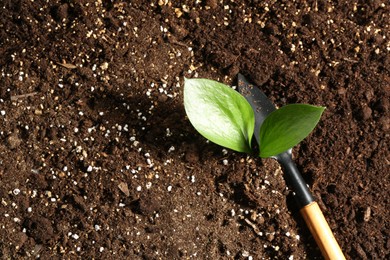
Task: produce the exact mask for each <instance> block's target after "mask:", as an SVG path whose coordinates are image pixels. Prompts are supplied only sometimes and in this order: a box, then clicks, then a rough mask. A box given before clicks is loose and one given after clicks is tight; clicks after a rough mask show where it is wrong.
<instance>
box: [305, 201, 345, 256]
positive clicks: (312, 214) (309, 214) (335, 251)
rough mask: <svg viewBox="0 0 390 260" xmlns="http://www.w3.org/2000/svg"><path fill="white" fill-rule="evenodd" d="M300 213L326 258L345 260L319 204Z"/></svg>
mask: <svg viewBox="0 0 390 260" xmlns="http://www.w3.org/2000/svg"><path fill="white" fill-rule="evenodd" d="M300 212H301V214H302V216H303V218H304V219H305V222H306V224H307V226H308V227H309V229H310V232H311V234H312V235H313V237H314V239H315V240H316V242H317V245H318V247H319V248H320V250H321V253H322V255H323V256H324V258H325V259H330V260H334V259H337V260H338V259H345V256H344V254H343V252H342V251H341V248H340V246H339V244H338V243H337V241H336V239H335V237H334V236H333V233H332V230H330V227H329V225H328V222H326V219H325V217H324V215H323V214H322V211H321V209H320V207H319V206H318V204H317V202H312V203H310V204H309V205H306V206H304V207H303V208H302V209H301V210H300Z"/></svg>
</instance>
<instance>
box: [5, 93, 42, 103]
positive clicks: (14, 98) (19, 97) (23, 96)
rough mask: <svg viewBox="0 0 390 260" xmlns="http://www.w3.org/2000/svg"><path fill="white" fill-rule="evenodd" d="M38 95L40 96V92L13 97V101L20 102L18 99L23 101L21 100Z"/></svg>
mask: <svg viewBox="0 0 390 260" xmlns="http://www.w3.org/2000/svg"><path fill="white" fill-rule="evenodd" d="M36 94H38V92H31V93H28V94H22V95H15V96H11V101H15V100H18V99H21V98H25V97H32V96H35V95H36Z"/></svg>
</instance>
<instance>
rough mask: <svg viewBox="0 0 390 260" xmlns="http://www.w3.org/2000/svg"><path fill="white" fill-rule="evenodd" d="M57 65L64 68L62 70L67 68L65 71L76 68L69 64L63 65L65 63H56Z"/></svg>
mask: <svg viewBox="0 0 390 260" xmlns="http://www.w3.org/2000/svg"><path fill="white" fill-rule="evenodd" d="M57 64H58V65H60V66H62V67H64V68H67V69H75V68H77V66H76V65H74V64H71V63H65V62H64V63H59V62H57Z"/></svg>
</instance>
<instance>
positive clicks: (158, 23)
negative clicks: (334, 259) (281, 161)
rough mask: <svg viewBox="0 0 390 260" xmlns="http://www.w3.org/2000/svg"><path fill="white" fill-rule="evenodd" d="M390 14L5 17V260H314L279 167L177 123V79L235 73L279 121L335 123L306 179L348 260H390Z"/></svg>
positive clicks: (300, 4) (0, 216) (72, 6)
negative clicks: (298, 109) (287, 115)
mask: <svg viewBox="0 0 390 260" xmlns="http://www.w3.org/2000/svg"><path fill="white" fill-rule="evenodd" d="M48 2H50V4H48ZM195 2H196V3H195ZM366 2H369V4H368V3H366ZM389 15H390V5H389V3H388V2H387V1H381V0H377V1H352V2H351V1H334V3H333V2H331V1H325V0H318V1H303V0H297V1H287V0H286V1H274V0H269V1H242V0H235V1H233V0H231V1H222V0H207V1H170V0H160V1H153V3H152V4H151V3H150V2H149V1H128V3H126V2H121V1H81V0H74V1H65V0H64V1H59V0H53V1H43V0H35V1H26V0H18V1H13V0H2V1H1V4H0V70H1V73H0V98H1V99H0V112H1V114H0V117H1V121H0V139H1V143H0V154H1V156H0V181H1V187H0V197H1V204H0V258H2V259H19V258H29V259H31V258H32V257H37V256H40V257H41V258H42V259H64V258H66V259H68V258H69V259H75V258H82V259H92V258H96V259H189V258H193V259H276V258H278V259H294V260H295V259H315V258H321V254H320V252H319V250H318V249H317V246H316V245H315V243H314V242H313V238H312V237H311V235H310V233H309V232H308V230H307V228H306V227H305V225H304V223H303V221H302V218H301V217H300V215H299V213H298V211H297V208H296V205H295V202H294V201H293V199H292V197H291V192H290V191H289V190H288V189H287V188H286V186H285V183H284V180H283V174H282V172H281V170H280V168H279V166H278V164H277V163H276V162H275V161H273V160H271V159H267V160H261V159H259V158H254V157H250V156H246V155H243V154H238V153H234V152H232V151H227V150H224V149H222V148H221V147H219V146H217V145H214V144H212V143H208V142H206V140H205V139H203V138H202V137H201V136H199V134H197V132H196V131H195V130H194V129H193V127H192V126H191V125H190V123H189V121H188V120H187V119H186V117H185V113H184V109H183V104H182V101H183V99H182V86H183V84H182V83H183V78H184V77H207V78H210V79H214V80H219V81H222V82H225V83H227V84H235V76H236V74H237V73H238V72H239V71H240V72H241V73H243V74H244V75H246V76H248V77H249V78H250V79H251V80H252V81H253V82H255V83H256V84H257V85H259V86H260V87H261V88H262V89H263V90H264V91H265V92H266V94H267V95H269V96H270V98H271V99H272V100H273V101H274V102H275V103H276V104H278V105H279V106H280V105H284V104H287V103H310V104H316V105H322V106H326V107H327V110H326V112H325V114H324V116H323V117H322V119H321V123H320V125H319V126H318V127H317V128H316V130H315V132H314V133H313V134H312V135H311V136H310V137H309V138H307V139H306V140H305V141H304V142H303V143H302V144H301V145H299V146H298V147H296V148H295V149H294V157H295V159H296V162H297V164H298V167H299V169H300V170H301V171H302V173H303V174H304V177H305V179H306V180H307V181H308V183H309V185H310V187H311V190H312V191H313V193H314V194H315V196H316V197H317V199H318V201H319V203H320V206H321V208H322V209H323V211H324V214H325V216H326V218H327V220H328V221H329V223H330V226H331V228H332V229H333V231H334V233H335V236H336V238H337V240H338V241H339V243H340V245H341V247H342V248H343V251H344V252H345V254H346V255H347V258H348V259H388V258H389V257H390V256H389V255H390V238H389V237H390V236H389V235H390V227H389V214H388V207H389V159H390V158H389V150H388V149H389V93H390V73H389V67H390V56H389V51H390V42H389V39H390V29H389V21H390V17H389Z"/></svg>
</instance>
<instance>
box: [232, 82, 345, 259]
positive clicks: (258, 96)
mask: <svg viewBox="0 0 390 260" xmlns="http://www.w3.org/2000/svg"><path fill="white" fill-rule="evenodd" d="M238 91H239V92H240V93H241V94H242V95H243V96H244V97H245V98H246V100H247V101H248V102H249V104H250V105H251V107H252V109H253V111H254V114H255V131H254V136H255V138H256V140H257V141H258V142H259V133H260V127H261V124H262V123H263V122H264V120H265V118H266V117H267V116H268V115H269V114H270V113H271V112H272V111H274V110H275V109H276V108H275V106H274V105H273V104H272V102H271V101H270V100H269V99H268V98H267V96H266V95H265V94H264V93H263V92H262V91H261V90H260V89H259V88H258V87H256V86H254V85H252V84H250V83H249V82H248V81H247V80H246V79H245V77H244V76H243V75H241V74H238ZM273 158H274V159H276V160H277V161H278V162H279V163H280V164H281V165H282V168H283V171H284V178H285V180H286V183H287V185H288V186H289V187H290V188H291V189H292V191H293V192H294V193H293V194H294V197H295V199H296V202H297V204H298V206H299V208H300V212H301V214H302V216H303V218H304V220H305V222H306V224H307V226H308V227H309V230H310V232H311V233H312V235H313V237H314V239H315V240H316V242H317V245H318V246H319V248H320V250H321V253H322V255H323V256H324V258H325V259H332V260H333V259H345V257H344V254H343V252H342V251H341V248H340V246H339V245H338V243H337V241H336V239H335V237H334V235H333V233H332V231H331V229H330V227H329V225H328V223H327V221H326V219H325V217H324V215H323V214H322V211H321V209H320V208H319V206H318V204H317V202H315V200H314V198H313V196H312V194H311V193H310V191H309V189H308V187H307V184H306V183H305V181H304V179H303V178H302V176H301V174H300V172H299V170H298V168H297V166H296V165H295V163H294V162H293V160H292V156H291V149H289V150H288V151H286V152H284V153H281V154H279V155H277V156H274V157H273Z"/></svg>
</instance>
